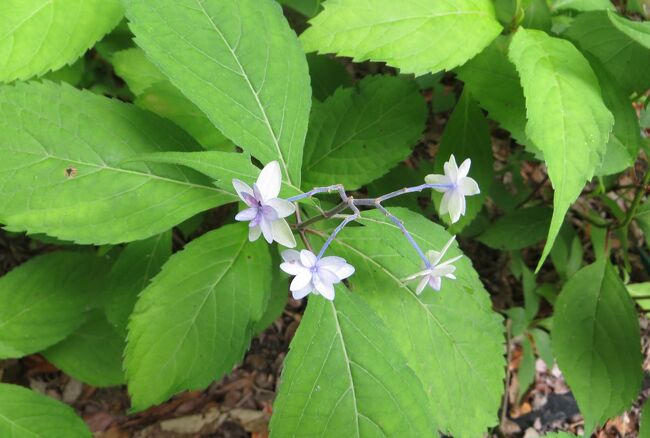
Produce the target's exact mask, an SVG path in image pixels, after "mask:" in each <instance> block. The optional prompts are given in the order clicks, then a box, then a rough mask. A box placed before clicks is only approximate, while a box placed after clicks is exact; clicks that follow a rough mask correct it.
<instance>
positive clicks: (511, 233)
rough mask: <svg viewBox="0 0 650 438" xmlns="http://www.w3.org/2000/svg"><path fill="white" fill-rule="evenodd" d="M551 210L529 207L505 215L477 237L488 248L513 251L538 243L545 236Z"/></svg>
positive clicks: (551, 213)
mask: <svg viewBox="0 0 650 438" xmlns="http://www.w3.org/2000/svg"><path fill="white" fill-rule="evenodd" d="M552 215H553V210H551V209H550V208H548V207H543V206H541V207H530V208H522V209H518V210H515V211H513V212H511V213H506V214H505V215H503V216H501V217H500V218H499V219H497V220H496V221H495V222H494V223H493V224H492V225H490V226H489V227H488V229H487V230H486V231H485V232H484V233H483V234H481V235H480V236H479V237H478V240H480V241H481V243H483V244H485V245H487V246H489V247H490V248H496V249H503V250H515V249H522V248H525V247H527V246H530V245H534V244H535V243H537V242H540V241H542V240H543V239H544V237H545V236H546V230H548V227H549V225H550V223H551V216H552Z"/></svg>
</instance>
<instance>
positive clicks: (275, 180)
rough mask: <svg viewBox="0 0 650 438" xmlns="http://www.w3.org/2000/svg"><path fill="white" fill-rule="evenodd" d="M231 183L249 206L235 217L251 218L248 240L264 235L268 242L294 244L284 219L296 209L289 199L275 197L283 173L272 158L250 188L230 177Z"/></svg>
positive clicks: (244, 219) (247, 219) (277, 193)
mask: <svg viewBox="0 0 650 438" xmlns="http://www.w3.org/2000/svg"><path fill="white" fill-rule="evenodd" d="M232 185H233V187H235V190H236V191H237V194H238V195H239V197H240V198H241V199H242V201H244V202H245V203H246V204H247V205H248V207H249V208H247V209H245V210H242V211H240V212H239V213H238V214H237V216H235V219H236V220H238V221H250V224H249V231H248V239H249V240H250V241H251V242H252V241H254V240H257V239H258V238H259V237H260V234H263V235H264V238H265V239H266V241H267V242H268V243H271V242H273V241H274V240H275V241H276V242H278V243H279V244H281V245H284V246H287V247H289V248H293V247H294V246H296V239H295V238H294V237H293V233H292V232H291V229H290V228H289V224H287V221H286V220H285V219H283V218H285V217H287V216H289V215H291V214H292V213H293V212H294V211H295V210H296V208H295V206H294V205H293V204H292V203H291V202H289V201H286V200H284V199H280V198H278V195H279V194H280V187H281V185H282V172H281V171H280V165H279V164H278V162H277V161H271V162H270V163H269V164H267V165H266V166H264V169H262V172H261V173H260V175H259V177H258V178H257V182H256V183H255V184H253V188H251V187H250V186H249V185H248V184H246V183H244V182H242V181H240V180H238V179H233V180H232Z"/></svg>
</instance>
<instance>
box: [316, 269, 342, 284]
mask: <svg viewBox="0 0 650 438" xmlns="http://www.w3.org/2000/svg"><path fill="white" fill-rule="evenodd" d="M316 276H318V278H319V279H320V281H322V282H323V283H327V284H337V283H340V282H341V280H340V279H339V277H338V275H336V273H335V272H334V271H331V270H329V269H327V268H321V267H319V268H318V271H317V272H316V275H314V277H316ZM314 283H316V281H315V280H314Z"/></svg>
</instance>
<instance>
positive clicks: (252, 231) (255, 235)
mask: <svg viewBox="0 0 650 438" xmlns="http://www.w3.org/2000/svg"><path fill="white" fill-rule="evenodd" d="M260 234H262V229H261V228H260V226H259V225H257V226H254V227H249V228H248V240H249V241H251V242H255V241H256V240H257V239H259V238H260Z"/></svg>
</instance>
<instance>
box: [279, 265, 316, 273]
mask: <svg viewBox="0 0 650 438" xmlns="http://www.w3.org/2000/svg"><path fill="white" fill-rule="evenodd" d="M280 269H282V270H283V271H284V272H286V273H287V274H289V275H298V274H300V273H301V272H303V271H309V270H308V269H307V268H305V267H304V266H303V265H301V264H300V263H298V262H284V263H280Z"/></svg>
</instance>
